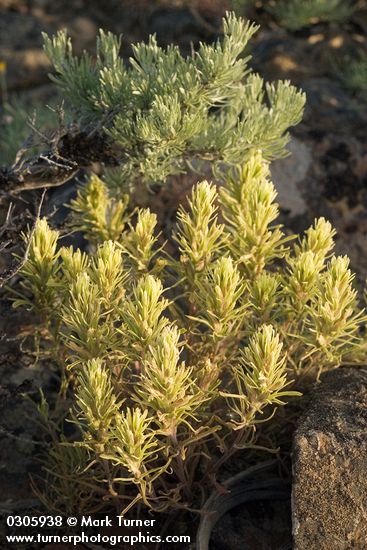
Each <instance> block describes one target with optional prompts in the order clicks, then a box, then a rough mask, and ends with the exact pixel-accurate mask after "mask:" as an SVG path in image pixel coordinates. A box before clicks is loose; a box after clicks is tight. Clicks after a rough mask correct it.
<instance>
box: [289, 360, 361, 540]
mask: <svg viewBox="0 0 367 550" xmlns="http://www.w3.org/2000/svg"><path fill="white" fill-rule="evenodd" d="M293 476H294V480H293V495H292V498H293V512H292V513H293V535H294V550H351V549H355V550H366V548H367V369H366V368H363V369H362V368H341V369H338V370H335V371H332V372H330V373H327V374H326V375H325V376H324V377H323V380H322V382H321V384H320V385H319V386H318V388H317V390H316V391H315V393H314V396H313V399H312V400H311V404H310V406H309V408H308V410H307V411H306V412H305V413H304V414H303V416H302V418H301V420H300V422H299V426H298V429H297V431H296V434H295V439H294V449H293Z"/></svg>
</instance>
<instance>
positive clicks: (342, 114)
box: [0, 0, 367, 550]
mask: <svg viewBox="0 0 367 550" xmlns="http://www.w3.org/2000/svg"><path fill="white" fill-rule="evenodd" d="M171 4H172V2H171ZM180 4H182V3H180V2H177V5H178V7H177V8H172V7H170V6H169V5H168V2H167V1H166V2H165V1H163V0H162V1H161V2H159V1H154V2H153V1H149V0H135V1H134V2H132V1H129V0H105V1H104V2H103V3H101V2H99V1H98V0H63V1H57V2H55V1H50V0H0V62H5V63H6V66H7V71H6V94H7V96H8V97H10V98H12V97H15V95H21V96H22V97H23V98H25V99H26V101H27V102H28V104H29V105H30V106H31V105H34V104H35V102H43V103H47V102H51V101H52V100H53V99H54V94H55V92H54V88H53V86H52V85H51V84H50V83H49V80H48V76H47V72H48V62H47V59H46V56H45V54H44V52H43V50H42V38H41V32H43V31H45V32H48V33H53V32H55V31H56V30H58V29H60V28H63V27H66V28H67V29H68V31H69V33H70V35H71V37H72V39H73V43H74V46H75V49H76V51H77V52H81V51H82V50H83V49H88V50H90V51H93V47H94V43H95V35H96V33H97V31H98V28H100V27H102V28H104V29H109V30H112V31H113V32H115V33H122V34H123V45H122V53H123V55H125V56H126V55H129V53H130V44H131V43H132V42H136V41H139V40H142V39H143V40H145V39H146V38H147V36H148V35H149V34H151V33H157V37H158V41H159V42H160V43H161V44H163V45H164V44H168V43H170V42H176V43H178V44H179V45H180V46H181V48H182V51H183V52H189V51H190V49H191V47H192V44H193V45H195V44H197V43H198V42H199V41H200V40H204V41H205V40H208V41H211V40H213V39H215V38H216V36H217V35H218V34H219V29H220V18H221V16H222V14H223V12H224V8H225V7H226V5H225V2H219V1H212V2H211V1H210V0H200V1H198V2H196V4H195V5H194V4H193V5H192V6H194V7H191V8H185V7H182V6H181V7H180ZM253 15H254V17H256V18H257V19H258V21H259V22H260V23H261V24H262V27H261V30H260V31H259V32H258V33H257V36H256V38H255V40H254V42H253V46H252V51H251V54H252V56H253V59H252V62H251V63H252V66H253V67H254V69H255V70H256V71H258V72H259V73H260V74H261V75H262V76H264V77H265V78H266V79H268V80H273V79H279V78H282V79H290V80H291V81H292V82H293V83H294V84H295V85H297V86H299V87H301V88H302V89H303V90H304V91H305V92H306V94H307V108H306V113H305V117H304V120H303V122H302V123H301V124H300V125H299V126H298V127H297V128H295V129H294V130H293V131H292V140H291V142H290V145H289V151H290V153H291V155H290V156H289V157H288V158H287V159H284V160H279V161H276V162H274V164H273V165H272V175H273V179H274V183H275V184H276V187H277V189H278V192H279V202H280V205H281V217H282V223H284V224H285V225H286V227H287V228H288V229H289V230H291V231H297V232H301V231H303V230H304V229H305V228H307V227H308V226H309V224H310V223H312V221H313V219H314V218H315V217H316V216H325V217H326V218H328V219H329V220H330V221H331V222H332V223H333V224H334V226H335V227H336V229H337V231H338V238H337V251H338V253H342V254H348V255H349V256H350V258H351V264H352V268H353V269H354V270H355V271H356V273H357V277H358V282H359V284H360V285H362V283H363V281H364V280H365V278H366V277H367V134H366V123H367V108H366V106H367V99H366V97H364V96H363V94H362V93H361V92H358V91H355V90H352V89H350V88H348V86H347V85H346V83H345V81H344V79H343V71H344V70H345V63H346V61H345V59H346V58H347V56H351V57H352V58H353V57H355V56H356V55H357V54H358V55H360V52H362V53H363V54H364V55H366V53H367V38H366V36H367V33H366V31H367V9H366V10H365V11H361V12H359V13H358V16H354V18H352V20H351V21H350V22H348V23H347V24H345V25H336V24H318V25H313V26H311V27H309V28H306V29H305V30H303V31H298V32H296V33H290V32H287V31H286V30H284V29H282V28H280V27H279V26H278V25H277V24H276V23H275V22H274V21H273V20H271V19H270V17H269V15H267V14H265V13H263V12H261V10H260V11H259V12H256V13H254V14H253ZM1 116H2V115H1V112H0V117H1ZM2 122H3V123H4V121H2ZM5 122H6V121H5ZM0 131H1V126H0ZM191 183H192V181H191V179H190V178H184V179H183V180H182V179H181V180H178V181H176V182H174V184H173V186H172V188H171V190H170V192H169V193H168V192H167V191H165V190H162V192H161V193H159V194H158V195H157V196H156V197H155V199H154V202H155V210H157V211H158V213H159V214H160V216H161V219H165V220H171V219H173V217H174V213H175V211H176V208H177V204H178V202H179V201H180V200H181V198H182V196H183V195H184V193H185V192H186V190H187V189H188V188H189V187H190V185H191ZM67 193H68V191H67V190H61V191H57V193H53V194H51V195H50V199H49V202H48V205H50V201H53V202H52V204H54V203H55V202H57V203H58V204H59V205H62V204H63V203H64V202H65V200H64V198H65V194H66V195H67ZM25 200H28V201H30V202H32V201H35V200H36V197H35V196H34V195H32V196H30V197H26V199H25ZM17 204H18V203H17ZM19 204H20V203H19ZM22 204H24V203H22ZM46 207H47V208H50V206H47V204H46ZM23 208H30V209H32V204H28V205H27V204H26V205H24V206H23ZM1 209H2V210H1V211H2V212H5V209H6V208H5V206H2V207H1ZM1 265H2V264H1ZM0 325H1V333H2V346H1V350H0V363H1V365H2V367H1V368H2V382H1V383H2V387H1V388H0V406H2V410H3V412H2V414H1V420H0V437H2V444H1V446H0V495H1V496H0V512H1V510H5V511H6V510H7V509H9V510H11V509H14V508H15V509H16V508H17V506H18V507H20V509H21V508H22V507H24V506H27V505H29V502H30V501H32V499H34V497H33V495H32V493H31V491H30V490H29V485H28V481H27V479H28V478H27V476H28V474H29V472H30V471H36V470H37V466H35V465H34V462H33V461H32V460H30V458H29V457H31V456H32V455H33V454H34V452H35V451H36V449H35V445H34V443H33V442H32V437H33V435H34V434H35V432H36V431H37V428H36V427H35V426H34V424H33V423H32V422H30V421H29V416H30V415H32V411H31V410H30V409H31V407H32V406H31V405H29V404H27V405H25V404H24V400H23V398H20V394H22V393H24V392H25V393H27V392H28V393H30V394H31V395H34V393H35V390H34V389H33V388H36V387H37V386H38V385H40V384H43V383H45V382H46V384H48V385H49V386H51V387H52V380H51V381H50V379H49V377H47V376H46V375H45V370H46V369H45V368H44V363H43V362H42V361H35V360H34V357H33V356H32V355H31V354H30V353H26V354H22V355H20V354H19V343H20V342H21V341H22V339H23V345H24V346H26V345H27V339H26V337H27V335H29V334H31V333H32V319H25V318H24V315H23V314H22V316H21V317H20V316H19V314H16V313H14V312H13V311H12V310H11V307H10V303H9V301H8V299H7V298H6V297H3V298H2V305H1V312H0ZM19 336H20V338H19ZM46 372H47V371H46ZM45 377H46V378H47V380H46V381H45ZM29 380H31V382H29ZM24 413H26V414H24ZM27 417H28V420H27ZM27 503H28V504H27ZM12 507H13V508H12ZM284 514H285V516H287V514H288V508H287V505H285V507H284V510H283V511H282V516H281V517H282V518H283V519H281V522H280V525H283V521H284ZM255 515H257V516H261V515H263V516H264V518H265V519H264V521H263V522H262V524H263V525H264V522H265V524H266V525H267V526H268V528H269V530H270V531H271V530H272V527H271V526H272V525H275V524H277V522H278V524H279V518H278V519H275V520H274V519H272V518H273V515H274V514H273V510H271V509H268V510H267V511H262V510H259V511H258V513H256V514H255ZM250 516H251V514H250ZM241 518H243V515H241ZM250 519H251V518H249V517H247V519H246V521H247V522H249V521H250ZM226 522H227V523H226ZM272 522H273V523H272ZM239 523H241V522H240V521H239V520H238V518H237V517H236V516H235V515H234V516H231V517H227V519H226V520H225V522H224V524H223V525H224V530H223V527H222V531H221V530H219V531H218V532H217V534H216V542H215V544H216V546H215V548H216V549H218V550H219V549H221V550H223V549H227V548H228V549H229V550H234V549H235V548H240V547H242V546H241V541H242V542H243V537H242V536H241V529H242V528H243V523H242V527H238V528H237V527H233V526H236V525H237V524H239ZM285 523H287V522H286V521H285ZM226 526H227V527H226ZM227 528H228V530H229V531H231V530H232V531H233V532H234V533H237V534H238V537H239V538H238V540H237V539H236V536H234V537H232V538H233V541H232V546H230V542H229V541H228V538H227V539H226V537H225V536H224V537H223V533H226V531H227ZM257 529H258V527H256V526H255V527H254V529H253V533H255V535H256V533H257ZM227 532H228V531H227ZM288 532H289V525H288V526H287V525H286V526H285V527H284V530H283V533H286V535H285V538H287V533H288ZM255 535H253V536H255ZM251 536H252V535H250V539H251ZM281 538H282V537H281V536H280V539H281ZM225 539H226V542H224V541H225ZM250 539H249V540H250ZM283 539H284V536H283ZM239 541H240V542H239ZM273 543H274V541H273ZM273 543H271V542H269V545H270V546H269V548H270V547H271V548H272V550H276V548H278V546H279V545H278V546H272V544H273ZM225 544H226V545H227V546H226V545H225ZM253 544H254V543H253ZM264 544H265V543H264ZM274 544H278V543H274ZM279 544H280V543H279ZM267 547H268V546H266V545H264V546H260V545H259V546H257V548H259V549H260V548H264V549H265V548H267ZM65 548H66V547H65ZM249 548H250V546H249ZM253 548H255V546H253Z"/></svg>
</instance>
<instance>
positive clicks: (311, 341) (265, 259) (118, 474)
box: [16, 153, 365, 513]
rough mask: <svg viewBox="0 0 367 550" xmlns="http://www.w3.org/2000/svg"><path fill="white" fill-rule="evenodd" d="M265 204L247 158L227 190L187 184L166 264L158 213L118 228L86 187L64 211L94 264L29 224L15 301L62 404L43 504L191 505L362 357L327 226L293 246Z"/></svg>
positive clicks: (269, 194) (110, 210) (257, 158)
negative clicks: (62, 391) (312, 392)
mask: <svg viewBox="0 0 367 550" xmlns="http://www.w3.org/2000/svg"><path fill="white" fill-rule="evenodd" d="M96 196H101V197H104V198H103V201H102V205H103V206H102V207H101V203H99V202H98V201H94V197H96ZM275 199H276V192H275V190H274V187H273V185H272V183H271V182H270V181H269V179H268V165H267V163H266V162H265V161H264V160H263V159H262V157H261V154H259V153H257V154H254V155H253V156H252V157H251V158H250V159H249V161H248V162H247V163H246V164H245V165H244V167H243V168H241V169H236V170H234V171H233V173H232V175H231V176H229V177H228V179H227V182H226V183H225V185H223V187H221V188H219V189H217V188H216V186H215V185H213V184H210V183H208V182H206V181H204V182H201V183H199V184H197V185H196V186H195V187H194V189H193V191H192V194H191V197H190V200H189V203H188V207H187V208H183V207H181V208H180V209H179V211H178V216H177V224H176V229H175V231H174V235H173V239H174V242H175V243H176V244H177V253H176V254H174V257H172V256H170V255H169V254H168V253H167V251H166V250H165V244H164V243H162V241H161V237H160V236H159V234H157V231H156V226H157V218H156V216H155V215H154V214H152V213H151V212H150V211H149V210H148V209H140V210H138V211H137V212H134V213H133V215H132V217H131V218H130V220H128V219H127V214H126V212H127V210H126V204H125V203H122V202H120V203H118V202H116V201H115V200H112V201H110V199H108V195H107V190H106V188H105V185H104V183H103V182H102V181H101V180H99V179H98V178H97V177H93V178H92V179H91V180H90V182H89V183H88V184H87V186H86V187H85V188H82V189H81V190H80V192H79V195H78V197H77V199H76V200H75V201H74V202H73V204H72V208H73V210H74V218H73V224H74V227H75V229H83V230H85V231H86V234H87V236H88V237H89V239H90V241H91V243H92V244H91V252H90V254H86V253H84V252H81V251H80V250H77V251H73V250H72V249H71V248H65V247H61V248H57V247H56V242H57V240H58V238H59V235H58V233H57V232H56V231H54V230H52V229H51V228H50V227H49V226H48V224H47V222H46V220H44V219H43V220H40V221H39V222H38V224H37V227H36V230H35V233H34V235H33V236H32V240H31V248H30V254H29V260H28V262H27V264H26V265H25V266H24V268H23V270H22V274H21V277H22V279H21V285H22V296H21V297H18V299H17V301H16V306H26V307H28V308H30V309H31V310H34V311H35V312H36V313H38V314H39V315H40V317H41V319H43V321H44V324H45V326H46V328H47V329H48V333H49V338H50V339H51V340H52V341H53V343H54V347H55V348H56V349H57V350H58V351H57V357H58V361H59V363H60V364H64V365H65V366H66V367H67V371H66V372H67V377H68V380H69V390H68V392H69V395H70V398H71V399H72V401H73V403H74V404H73V406H72V410H71V412H70V414H69V419H70V420H71V421H72V423H73V426H74V430H75V432H74V435H73V437H72V438H70V436H69V439H66V436H65V435H63V433H62V429H61V433H59V434H57V433H55V430H54V429H53V441H52V444H51V450H50V453H49V458H48V462H47V468H46V469H47V472H48V480H47V483H48V485H47V491H46V494H45V495H44V497H43V498H44V499H45V501H46V503H47V505H48V506H49V507H50V508H51V509H53V510H61V511H64V512H69V513H71V512H77V513H81V512H86V511H95V510H99V509H102V508H103V507H106V506H107V507H108V506H111V503H112V504H114V505H115V506H116V509H117V510H118V511H119V512H120V511H121V510H122V509H124V510H126V509H128V508H130V507H131V506H133V505H134V504H136V503H137V502H140V501H142V502H143V503H144V504H145V505H146V506H148V507H150V508H152V509H154V510H157V511H165V510H168V509H170V508H175V507H182V506H183V507H191V508H199V507H200V506H201V504H202V502H203V499H205V497H206V495H207V494H208V492H209V491H210V490H211V486H212V484H213V482H214V480H215V476H216V475H218V473H219V474H220V472H221V468H222V466H223V465H224V464H225V463H226V462H227V461H228V460H229V459H230V458H231V457H232V455H233V454H234V453H235V452H237V451H239V450H241V449H242V450H243V449H249V448H253V447H255V446H256V437H257V430H258V427H259V425H260V424H261V423H263V422H265V421H267V420H269V419H271V418H272V416H273V415H274V413H275V411H276V408H277V407H278V406H281V405H283V404H284V403H285V402H286V401H287V400H288V399H289V398H290V397H292V396H295V395H297V390H299V389H301V388H302V386H303V384H304V383H306V380H309V379H311V380H315V378H317V377H318V376H319V375H320V373H322V372H323V371H325V370H327V369H332V368H335V367H337V366H338V365H340V364H341V363H342V362H346V361H348V362H351V361H353V362H358V361H360V360H362V357H364V356H365V348H364V346H365V344H364V343H363V342H362V340H361V338H360V329H361V327H362V325H363V323H364V322H365V316H364V313H363V311H362V310H360V309H359V307H358V304H357V293H356V291H355V290H354V289H353V286H352V283H353V275H352V273H351V271H350V269H349V261H348V258H347V257H336V256H335V255H334V254H333V252H332V249H333V246H334V242H333V237H334V235H335V231H334V230H333V229H332V227H331V225H330V223H329V222H327V221H326V220H325V219H323V218H321V219H318V220H315V223H314V225H313V226H312V227H310V228H309V229H308V230H307V231H306V232H305V235H304V236H303V237H300V238H299V239H298V240H297V241H295V242H294V244H293V245H292V246H290V244H289V243H290V241H292V239H294V237H290V236H286V235H285V234H284V232H283V231H282V227H281V226H279V225H276V224H275V225H274V222H275V220H276V218H277V216H278V205H277V204H276V202H275ZM112 219H113V220H114V221H113V223H111V220H112ZM112 235H113V237H114V238H115V239H116V240H105V239H110V238H111V236H112ZM41 410H42V411H43V415H44V417H45V418H46V420H47V418H48V417H49V415H50V413H49V411H47V407H46V406H45V404H44V403H43V405H42V407H41ZM48 423H50V421H48ZM69 431H70V430H69ZM242 452H243V451H242Z"/></svg>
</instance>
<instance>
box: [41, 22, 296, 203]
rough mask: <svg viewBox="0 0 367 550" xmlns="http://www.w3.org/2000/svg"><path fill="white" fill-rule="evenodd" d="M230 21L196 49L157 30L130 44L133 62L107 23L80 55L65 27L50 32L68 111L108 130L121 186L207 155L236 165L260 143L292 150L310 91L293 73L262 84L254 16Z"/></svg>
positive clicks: (86, 124)
mask: <svg viewBox="0 0 367 550" xmlns="http://www.w3.org/2000/svg"><path fill="white" fill-rule="evenodd" d="M223 25H224V28H223V39H222V40H217V41H216V42H215V43H214V44H211V45H207V44H200V46H199V48H198V50H197V51H195V52H194V53H193V54H192V55H191V56H189V57H183V56H182V55H181V53H180V50H179V48H178V46H169V47H168V48H167V49H166V50H164V49H163V48H161V47H159V46H158V44H157V40H156V38H155V37H154V36H151V37H150V39H149V42H148V43H147V44H145V43H139V44H136V45H134V46H133V56H132V57H131V58H130V59H129V60H128V63H125V62H124V60H123V59H121V57H119V50H120V46H121V39H120V38H119V37H117V36H114V35H113V34H111V33H105V32H103V31H100V35H99V37H98V38H97V55H96V60H94V59H93V58H92V56H90V55H89V54H87V53H86V52H85V53H84V54H83V55H82V56H81V58H77V57H75V56H74V55H73V52H72V45H71V40H70V38H68V37H67V35H66V33H65V32H64V31H59V32H58V33H57V35H56V36H54V37H52V38H49V37H48V36H46V35H44V41H45V51H46V53H47V55H48V57H49V58H50V61H51V63H52V65H53V69H54V71H55V73H56V74H54V75H51V78H52V80H53V81H54V82H55V83H56V84H57V86H58V87H59V89H60V91H61V93H62V96H63V97H65V99H66V101H67V103H66V108H67V111H68V113H69V114H70V113H72V114H73V116H74V118H75V121H76V124H77V125H78V126H79V127H81V128H83V129H85V130H86V133H90V132H91V128H92V129H94V130H95V129H96V128H97V129H98V130H99V131H100V132H101V131H102V132H103V133H104V136H105V137H108V139H109V144H108V151H109V152H110V153H111V155H112V156H113V157H114V163H115V165H118V169H117V170H113V169H111V170H110V174H109V181H110V184H111V185H114V186H115V187H116V188H117V191H120V192H121V188H122V187H126V186H131V185H133V184H134V183H135V182H140V181H143V182H144V183H146V184H148V185H151V184H159V183H160V184H162V183H164V182H165V181H166V180H167V178H168V177H169V176H170V175H173V174H178V173H180V172H183V171H185V170H186V169H187V168H188V167H190V166H192V165H194V168H195V169H196V170H198V169H199V168H200V165H201V164H202V163H203V162H205V161H206V162H207V161H210V163H211V166H212V167H213V169H214V170H220V168H223V167H228V166H234V165H237V164H239V163H243V162H244V160H245V159H246V157H248V156H249V155H250V154H251V152H252V151H253V150H255V149H258V148H261V149H262V151H263V154H264V157H265V158H266V159H269V160H270V159H273V158H277V157H281V156H284V155H285V154H286V150H285V146H286V144H287V142H288V139H289V136H288V133H287V130H288V128H289V127H290V126H293V125H296V124H298V122H299V121H300V120H301V118H302V113H303V107H304V103H305V96H304V94H303V93H301V92H299V91H297V89H296V88H295V87H294V86H291V85H290V83H289V82H288V81H285V82H283V81H278V82H276V83H274V84H266V85H264V81H263V79H262V78H261V77H260V76H259V75H257V74H255V73H253V72H252V71H251V69H250V68H249V66H248V62H249V60H250V56H245V57H244V56H243V54H244V52H245V50H246V47H247V44H248V42H249V41H250V39H251V38H252V36H253V35H254V33H255V32H256V30H257V29H258V27H257V26H256V25H254V24H251V23H249V22H247V23H246V22H245V21H244V20H243V19H241V18H237V17H236V16H235V15H234V14H227V16H226V17H225V19H224V20H223ZM112 152H113V153H112Z"/></svg>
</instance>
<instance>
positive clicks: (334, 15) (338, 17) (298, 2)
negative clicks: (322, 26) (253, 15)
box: [267, 0, 355, 31]
mask: <svg viewBox="0 0 367 550" xmlns="http://www.w3.org/2000/svg"><path fill="white" fill-rule="evenodd" d="M267 10H268V11H270V12H271V13H272V14H273V15H275V17H276V18H277V19H278V20H279V22H280V24H281V25H283V26H284V27H286V28H287V29H290V30H292V31H296V30H298V29H301V28H302V27H307V26H308V25H311V24H313V23H317V22H320V21H346V20H348V19H349V18H350V16H351V15H352V13H353V12H354V10H355V6H354V4H353V3H352V2H351V1H349V0H279V1H276V2H275V4H274V5H273V6H271V5H269V6H267Z"/></svg>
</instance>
